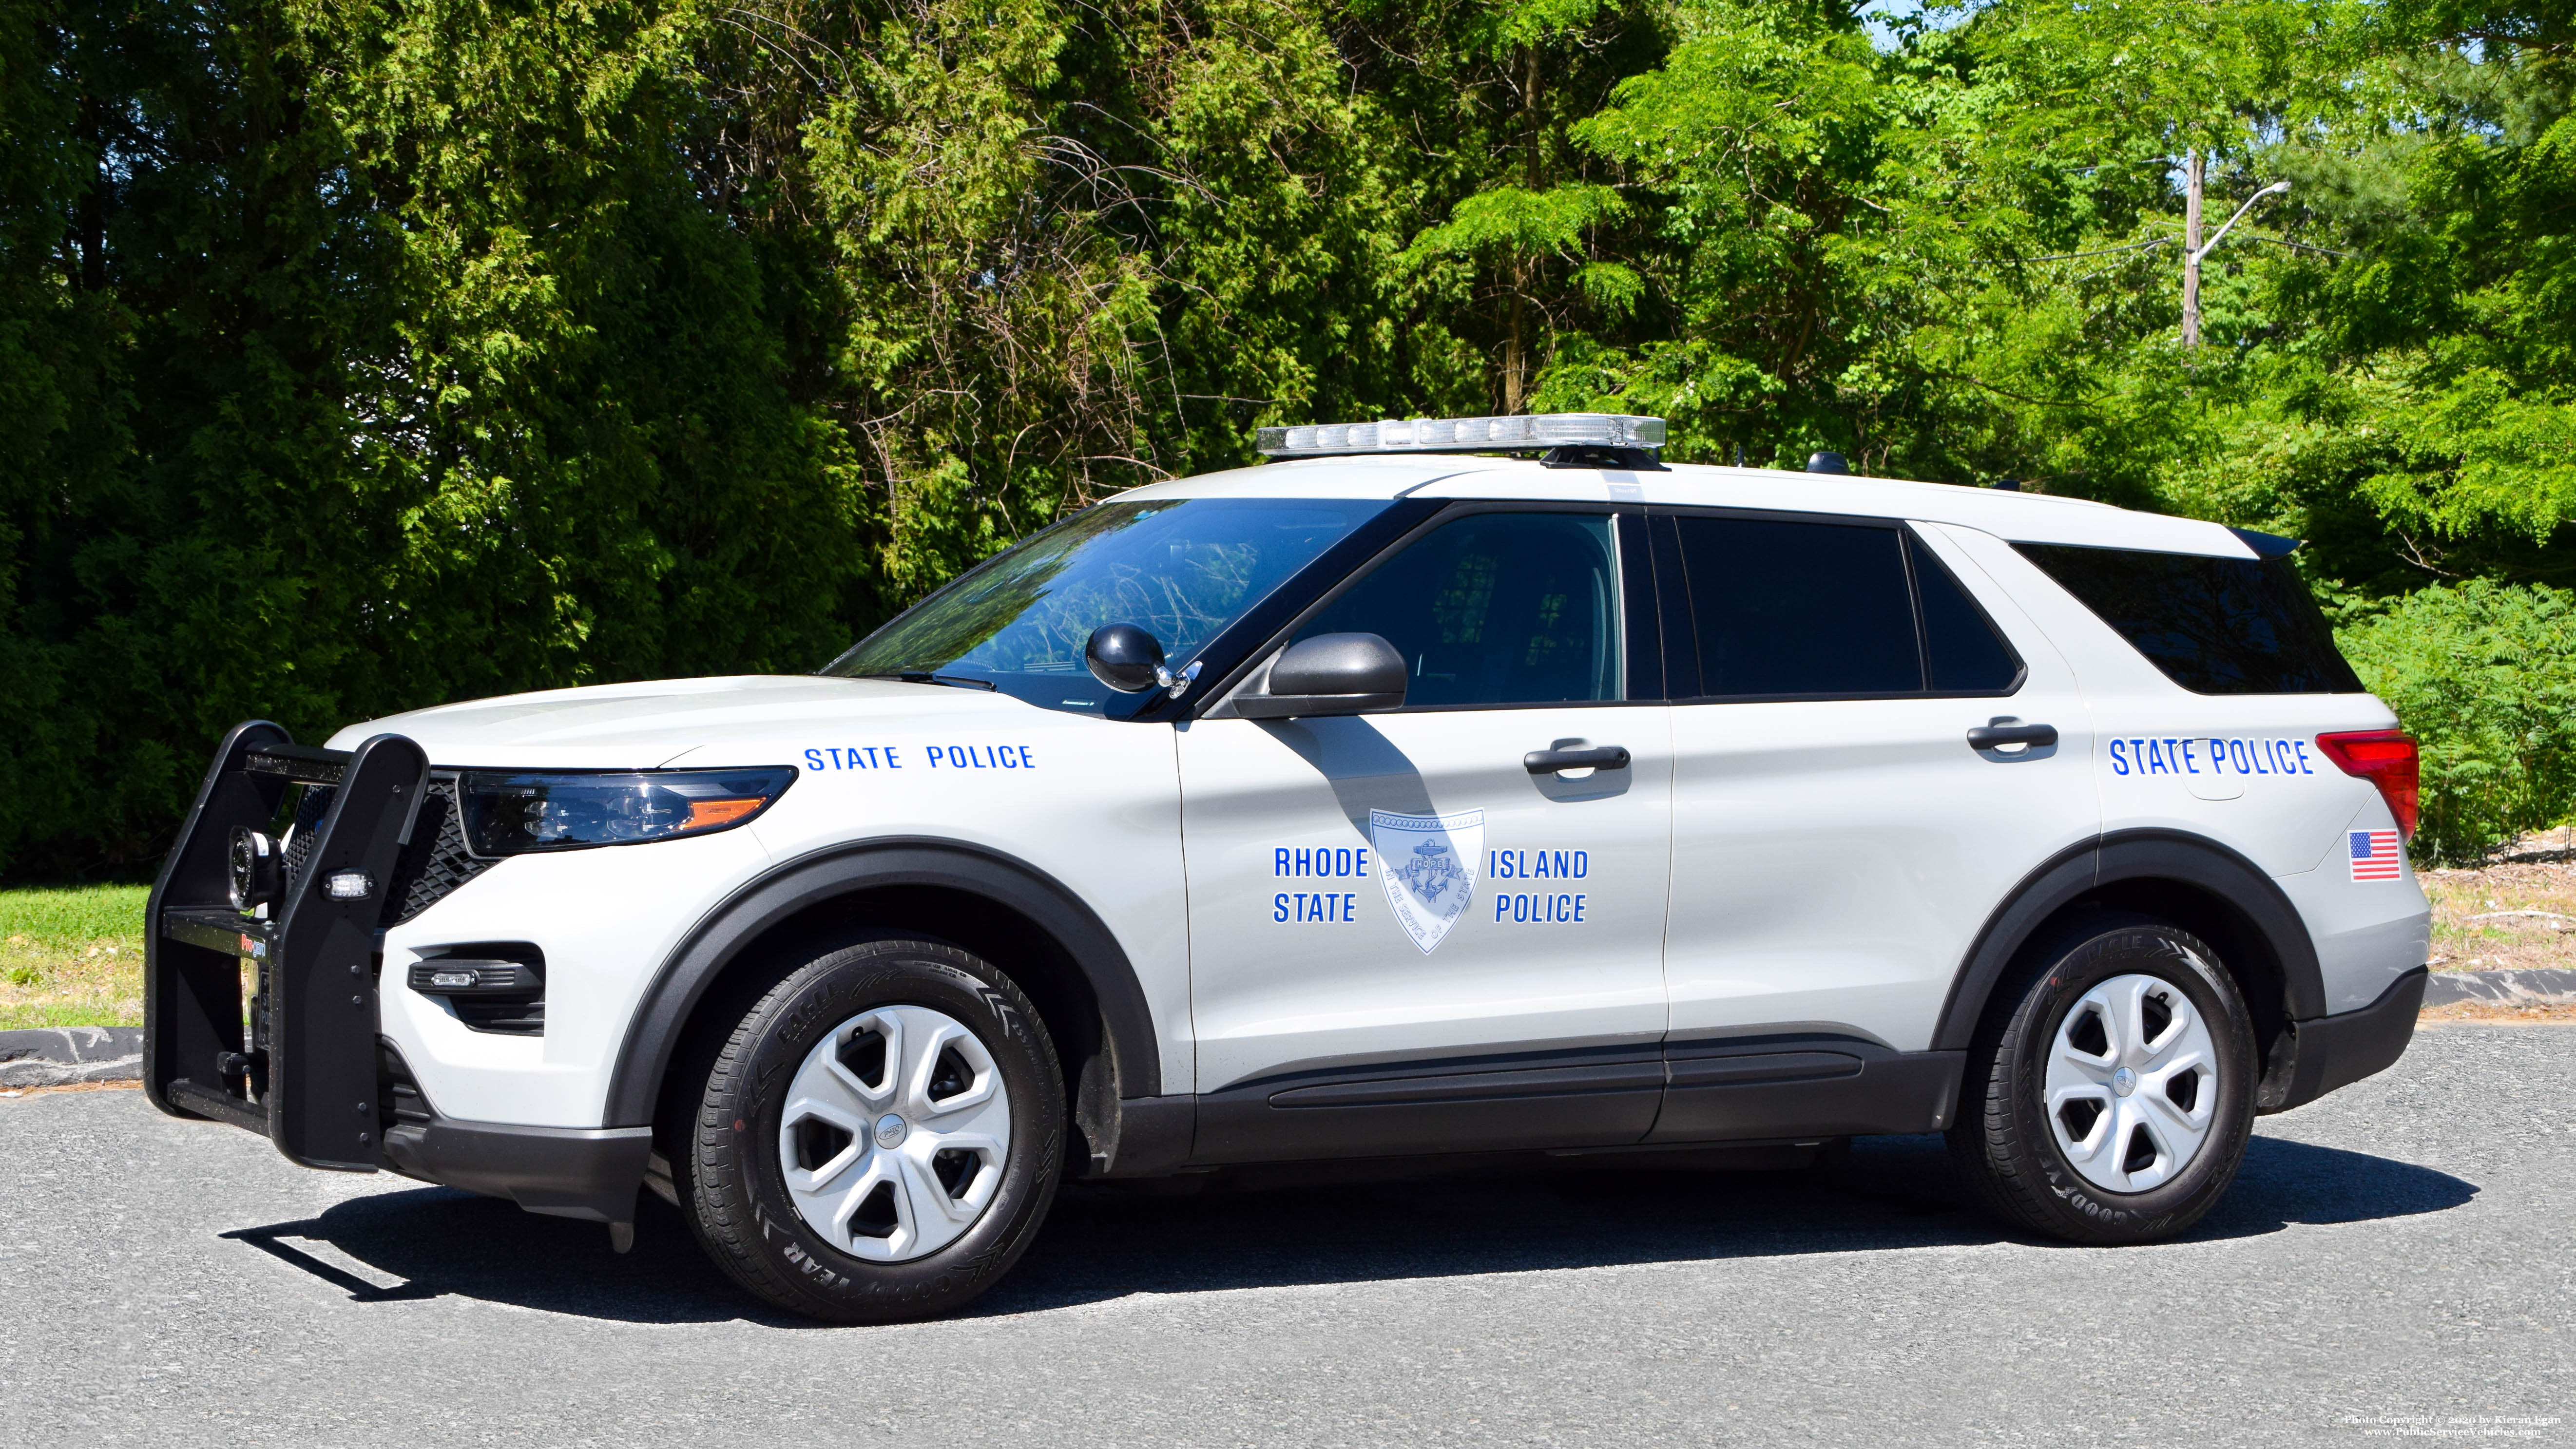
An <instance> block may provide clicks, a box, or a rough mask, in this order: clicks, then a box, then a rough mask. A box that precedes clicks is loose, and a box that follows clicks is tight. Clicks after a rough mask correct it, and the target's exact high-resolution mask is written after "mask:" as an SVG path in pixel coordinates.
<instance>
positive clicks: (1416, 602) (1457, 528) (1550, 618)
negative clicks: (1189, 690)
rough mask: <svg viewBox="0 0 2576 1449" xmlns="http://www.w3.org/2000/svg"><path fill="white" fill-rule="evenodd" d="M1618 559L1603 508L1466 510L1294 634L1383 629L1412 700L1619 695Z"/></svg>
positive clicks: (1491, 701)
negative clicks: (1588, 510)
mask: <svg viewBox="0 0 2576 1449" xmlns="http://www.w3.org/2000/svg"><path fill="white" fill-rule="evenodd" d="M1618 560H1619V555H1618V549H1617V547H1616V546H1615V545H1614V544H1613V543H1612V541H1611V520H1610V519H1609V518H1608V517H1607V516H1604V515H1598V514H1582V513H1475V514H1470V515H1468V516H1467V517H1465V518H1461V519H1458V520H1456V521H1455V522H1451V523H1446V524H1442V525H1441V526H1440V527H1438V528H1436V529H1434V530H1432V531H1431V532H1430V533H1429V534H1426V535H1425V536H1423V537H1422V538H1420V539H1417V540H1415V541H1414V542H1413V543H1411V544H1408V545H1406V546H1405V548H1404V549H1403V550H1402V551H1401V552H1399V553H1398V554H1396V555H1395V556H1394V557H1393V558H1390V559H1387V560H1386V561H1385V562H1383V563H1381V564H1379V565H1378V566H1377V567H1376V568H1375V569H1372V570H1371V571H1370V572H1369V573H1368V575H1367V576H1366V577H1364V578H1362V579H1361V580H1360V581H1359V582H1358V583H1356V584H1354V585H1353V586H1352V587H1351V588H1350V590H1349V591H1348V592H1346V593H1344V594H1343V595H1342V596H1341V597H1340V598H1338V599H1335V600H1334V601H1333V602H1332V603H1330V604H1328V605H1326V606H1325V607H1324V609H1323V610H1322V612H1320V613H1318V614H1317V615H1316V616H1315V617H1314V618H1312V619H1310V620H1308V621H1307V623H1306V624H1305V625H1304V626H1303V627H1302V628H1300V629H1299V630H1298V631H1297V638H1299V639H1309V638H1312V637H1314V636H1315V635H1318V634H1377V635H1381V636H1383V637H1384V638H1385V639H1386V640H1387V642H1389V643H1391V644H1393V645H1394V646H1395V648H1396V652H1398V653H1400V654H1402V655H1403V656H1404V660H1405V664H1406V665H1407V667H1408V669H1409V671H1410V674H1411V678H1410V679H1409V680H1408V681H1407V682H1406V685H1405V697H1404V702H1405V705H1406V707H1408V708H1412V707H1416V706H1425V707H1428V706H1443V705H1445V706H1450V707H1453V708H1454V707H1458V706H1465V705H1484V706H1493V707H1502V706H1511V705H1531V704H1562V703H1568V702H1573V701H1579V700H1606V699H1619V698H1622V697H1623V692H1622V681H1621V671H1620V654H1621V651H1620V621H1619V561H1618ZM1292 642H1293V641H1292Z"/></svg>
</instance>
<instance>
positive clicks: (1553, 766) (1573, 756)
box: [1521, 735, 2055, 775]
mask: <svg viewBox="0 0 2576 1449" xmlns="http://www.w3.org/2000/svg"><path fill="white" fill-rule="evenodd" d="M2050 738H2052V739H2053V738H2055V736H2054V735H2051V736H2050ZM1521 764H1523V765H1524V766H1526V767H1527V768H1528V769H1529V772H1530V773H1531V774H1533V775H1553V774H1555V773H1556V772H1557V771H1559V770H1624V769H1626V768H1628V747H1627V746H1626V745H1594V746H1593V747H1591V748H1590V749H1584V750H1532V751H1530V752H1529V753H1528V754H1526V755H1523V756H1521Z"/></svg>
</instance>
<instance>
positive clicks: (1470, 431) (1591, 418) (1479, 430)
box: [1254, 413, 1664, 458]
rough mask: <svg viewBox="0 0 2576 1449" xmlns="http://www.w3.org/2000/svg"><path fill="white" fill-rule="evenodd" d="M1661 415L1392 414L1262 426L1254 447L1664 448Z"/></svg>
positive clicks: (1292, 451) (1346, 450) (1280, 451)
mask: <svg viewBox="0 0 2576 1449" xmlns="http://www.w3.org/2000/svg"><path fill="white" fill-rule="evenodd" d="M1663 445H1664V420H1663V419H1662V418H1639V417H1630V416H1629V415H1627V414H1626V413H1524V414H1521V415H1519V416H1517V417H1507V418H1389V419H1387V420H1386V421H1384V422H1376V423H1311V424H1306V425H1304V426H1300V427H1293V428H1263V429H1262V430H1261V432H1260V434H1259V436H1258V437H1257V438H1256V439H1255V442H1254V446H1255V447H1257V448H1258V449H1259V450H1260V451H1261V452H1263V453H1264V454H1267V455H1268V456H1270V457H1273V458H1318V457H1334V456H1341V455H1347V454H1351V453H1485V452H1498V451H1501V452H1508V451H1516V450H1519V449H1524V448H1562V447H1583V446H1591V447H1607V448H1660V447H1662V446H1663Z"/></svg>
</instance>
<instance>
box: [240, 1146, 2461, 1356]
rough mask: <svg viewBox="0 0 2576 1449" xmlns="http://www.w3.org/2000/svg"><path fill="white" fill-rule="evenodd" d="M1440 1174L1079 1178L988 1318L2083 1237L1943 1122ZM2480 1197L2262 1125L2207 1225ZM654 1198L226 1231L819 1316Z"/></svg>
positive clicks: (491, 1279) (292, 1247)
mask: <svg viewBox="0 0 2576 1449" xmlns="http://www.w3.org/2000/svg"><path fill="white" fill-rule="evenodd" d="M1416 1171H1417V1175H1414V1176H1410V1177H1391V1178H1387V1179H1383V1180H1356V1181H1342V1182H1337V1183H1329V1184H1321V1185H1313V1184H1298V1185H1279V1184H1282V1183H1291V1184H1294V1183H1296V1178H1295V1177H1294V1176H1292V1175H1291V1174H1289V1173H1286V1172H1279V1173H1275V1174H1272V1175H1269V1176H1267V1177H1251V1178H1247V1179H1244V1180H1239V1181H1236V1182H1231V1183H1229V1182H1219V1183H1216V1184H1213V1185H1211V1186H1209V1187H1208V1188H1207V1189H1206V1190H1205V1191H1201V1192H1197V1193H1195V1194H1192V1195H1188V1196H1178V1195H1171V1194H1170V1193H1168V1192H1164V1193H1162V1194H1160V1195H1157V1194H1156V1193H1154V1192H1150V1191H1137V1190H1130V1189H1121V1188H1118V1187H1114V1186H1107V1185H1097V1186H1088V1185H1086V1186H1074V1187H1070V1188H1067V1189H1066V1190H1065V1192H1064V1193H1063V1195H1062V1197H1061V1198H1060V1199H1059V1200H1058V1202H1057V1203H1056V1206H1055V1209H1054V1212H1053V1214H1052V1215H1051V1216H1050V1218H1049V1219H1048V1222H1047V1226H1046V1229H1045V1231H1044V1232H1043V1233H1041V1234H1040V1236H1039V1238H1038V1241H1037V1243H1036V1245H1035V1246H1034V1247H1032V1248H1031V1249H1030V1251H1029V1254H1028V1256H1027V1257H1026V1258H1024V1259H1022V1260H1021V1263H1020V1265H1019V1267H1018V1268H1017V1269H1016V1270H1014V1271H1013V1272H1012V1273H1011V1275H1010V1276H1009V1277H1007V1278H1006V1279H1004V1280H1003V1282H1002V1283H1001V1285H1000V1286H999V1287H997V1288H996V1289H994V1291H993V1292H991V1293H990V1294H988V1295H986V1296H985V1297H984V1298H983V1299H981V1300H979V1301H978V1302H977V1303H976V1304H975V1305H974V1306H973V1307H972V1308H970V1309H968V1310H967V1312H968V1313H969V1314H970V1315H973V1316H985V1315H995V1314H1010V1313H1029V1312H1042V1311H1045V1310H1047V1309H1051V1308H1062V1307H1069V1306H1073V1305H1077V1304H1083V1303H1096V1302H1102V1301H1105V1300H1109V1299H1115V1298H1121V1297H1126V1296H1128V1295H1131V1294H1138V1293H1194V1292H1210V1291H1217V1290H1223V1289H1233V1288H1263V1287H1282V1286H1293V1285H1308V1284H1326V1283H1351V1282H1367V1281H1373V1280H1383V1279H1401V1278H1438V1277H1455V1276H1463V1275H1470V1274H1482V1273H1516V1272H1531V1271H1540V1270H1547V1269H1562V1268H1591V1267H1604V1266H1612V1265H1623V1264H1644V1263H1677V1262H1703V1261H1714V1260H1719V1259H1727V1258H1748V1257H1751V1258H1767V1257H1786V1256H1795V1255H1801V1254H1812V1253H1851V1252H1872V1251H1880V1250H1886V1249H1896V1248H1917V1247H1938V1246H1972V1245H1978V1244H1992V1243H2020V1244H2024V1245H2027V1246H2032V1247H2048V1248H2056V1247H2059V1246H2060V1245H2056V1244H2051V1243H2044V1242H2041V1241H2040V1240H2036V1239H2032V1238H2027V1237H2024V1236H2021V1235H2018V1234H2014V1233H2011V1232H2008V1231H2006V1230H2004V1229H2003V1228H2001V1227H2000V1226H1999V1225H1998V1224H1996V1223H1995V1222H1994V1221H1993V1220H1992V1219H1990V1218H1988V1217H1986V1216H1985V1215H1984V1214H1983V1213H1982V1212H1980V1211H1979V1210H1978V1209H1977V1208H1976V1207H1975V1206H1974V1205H1973V1204H1972V1203H1971V1202H1970V1201H1969V1200H1968V1198H1967V1195H1966V1193H1965V1192H1964V1191H1962V1190H1961V1188H1960V1186H1959V1184H1958V1182H1957V1180H1956V1179H1955V1178H1954V1177H1953V1176H1952V1175H1951V1171H1950V1167H1949V1162H1948V1159H1947V1157H1946V1156H1945V1154H1944V1152H1943V1149H1942V1145H1941V1140H1940V1139H1939V1138H1937V1137H1892V1138H1873V1139H1867V1140H1864V1141H1863V1142H1861V1143H1860V1144H1858V1145H1857V1146H1856V1147H1855V1148H1854V1150H1853V1151H1852V1153H1851V1154H1850V1156H1849V1157H1848V1158H1847V1159H1845V1160H1844V1161H1843V1162H1842V1163H1840V1164H1839V1165H1837V1166H1834V1167H1831V1168H1819V1169H1810V1170H1804V1171H1792V1172H1727V1171H1707V1170H1701V1171H1687V1170H1672V1169H1661V1170H1658V1169H1650V1168H1645V1167H1639V1166H1635V1165H1627V1164H1619V1163H1618V1161H1617V1159H1608V1158H1599V1157H1594V1158H1575V1159H1568V1160H1565V1161H1561V1162H1558V1163H1554V1164H1550V1165H1548V1166H1544V1167H1517V1168H1498V1169H1487V1170H1483V1171H1477V1172H1472V1173H1454V1174H1446V1175H1419V1169H1416ZM2477 1191H2478V1189H2477V1188H2476V1186H2475V1185H2473V1184H2471V1183H2467V1182H2464V1181H2462V1180H2460V1179H2459V1178H2456V1177H2452V1176H2450V1175H2448V1174H2446V1173H2442V1172H2437V1171H2434V1170H2432V1169H2430V1168H2424V1167H2416V1166H2413V1165H2411V1164H2408V1163H2403V1162H2394V1161H2391V1160H2389V1159H2387V1158H2383V1157H2374V1156H2371V1155H2369V1154H2367V1153H2360V1152H2348V1151H2344V1150H2342V1149H2339V1148H2332V1147H2314V1146H2310V1145H2307V1144H2305V1143H2299V1142H2290V1141H2284V1140H2282V1139H2279V1138H2273V1137H2260V1136H2258V1137H2256V1138H2255V1139H2254V1142H2253V1144H2252V1146H2251V1147H2250V1148H2249V1149H2248V1151H2247V1154H2246V1160H2245V1166H2244V1169H2243V1171H2242V1172H2241V1174H2240V1175H2239V1176H2238V1178H2237V1182H2236V1185H2235V1187H2234V1188H2233V1189H2232V1190H2231V1191H2230V1192H2229V1193H2228V1195H2227V1197H2226V1199H2225V1200H2224V1201H2222V1202H2221V1203H2220V1204H2219V1206H2218V1208H2217V1209H2216V1210H2215V1211H2214V1212H2212V1213H2211V1214H2210V1215H2209V1217H2208V1218H2206V1219H2204V1220H2203V1221H2202V1222H2201V1224H2200V1225H2199V1226H2198V1227H2197V1228H2195V1229H2194V1230H2193V1231H2192V1233H2191V1234H2190V1240H2191V1241H2211V1240H2218V1239H2227V1238H2241V1237H2252V1236H2258V1235H2261V1234H2266V1233H2273V1232H2279V1231H2281V1230H2282V1229H2284V1228H2286V1227H2288V1226H2290V1225H2292V1224H2311V1225H2328V1224H2336V1223H2352V1222H2363V1221H2371V1220H2375V1219H2383V1218H2396V1217H2408V1216H2414V1215H2417V1214H2422V1213H2431V1212H2440V1211H2443V1210H2445V1209H2448V1208H2454V1207H2458V1206H2460V1205H2462V1204H2464V1203H2467V1202H2468V1201H2470V1200H2471V1199H2472V1198H2473V1197H2475V1196H2476V1194H2477ZM642 1209H643V1211H642V1216H641V1217H640V1219H639V1221H638V1223H637V1235H636V1238H637V1240H636V1245H635V1250H634V1251H633V1252H632V1253H629V1254H626V1255H623V1256H621V1255H618V1254H615V1253H612V1252H611V1251H610V1250H609V1246H608V1234H607V1231H606V1230H605V1229H603V1228H601V1227H600V1226H599V1225H598V1224H595V1223H579V1222H569V1221H566V1220H564V1219H560V1218H544V1217H537V1216H534V1215H532V1214H528V1213H523V1212H521V1211H519V1209H518V1208H516V1207H514V1206H512V1205H511V1204H508V1203H504V1202H498V1201H494V1200H492V1199H488V1198H479V1197H474V1196H471V1195H469V1194H466V1193H461V1192H456V1191H453V1190H450V1189H446V1188H415V1189H410V1190H406V1191H400V1192H390V1193H381V1194H377V1195H374V1196H369V1197H362V1198H355V1199H352V1200H350V1201H348V1202H344V1203H341V1204H339V1205H338V1206H336V1207H333V1208H331V1209H330V1210H329V1211H327V1212H324V1213H323V1214H322V1215H321V1216H320V1217H318V1218H312V1219H308V1220H305V1221H302V1222H292V1223H278V1224H272V1225H269V1226H266V1227H258V1228H246V1229H241V1230H238V1231H235V1232H230V1233H226V1234H224V1235H223V1236H224V1237H225V1238H227V1239H231V1240H233V1241H236V1242H239V1243H241V1244H243V1245H244V1246H246V1247H250V1248H254V1249H257V1250H258V1251H261V1252H264V1253H267V1254H269V1255H270V1256H272V1257H274V1258H277V1259H278V1260H280V1261H281V1262H285V1263H288V1264H292V1265H293V1266H295V1267H296V1268H298V1269H300V1270H302V1271H304V1272H307V1273H311V1274H313V1275H314V1276H316V1277H318V1278H321V1279H322V1280H323V1281H325V1282H328V1283H331V1284H333V1285H334V1286H335V1287H338V1288H340V1289H342V1290H343V1291H345V1292H347V1293H348V1294H349V1296H350V1298H351V1299H352V1300H355V1301H359V1302H400V1301H405V1300H416V1299H423V1298H435V1297H440V1296H444V1295H450V1294H453V1295H457V1296H461V1297H467V1298H475V1299H482V1300H487V1301H492V1302H499V1303H508V1304H513V1305H516V1306H519V1307H526V1308H535V1309H540V1310H544V1311H547V1312H554V1313H566V1314H573V1315H576V1316H580V1317H585V1318H601V1319H614V1320H621V1321H627V1322H639V1323H704V1322H719V1321H728V1320H736V1319H747V1320H750V1321H752V1322H757V1323H765V1324H771V1325H774V1326H778V1327H813V1326H814V1325H811V1324H807V1323H806V1322H805V1321H804V1320H802V1319H798V1318H794V1317H791V1316H787V1315H783V1314H778V1313H774V1312H771V1311H769V1310H767V1309H765V1308H763V1307H762V1306H761V1305H759V1304H758V1303H756V1302H755V1301H754V1300H753V1299H752V1298H751V1297H750V1296H749V1295H748V1294H745V1293H743V1292H742V1291H740V1290H739V1289H737V1288H735V1287H734V1286H733V1285H732V1283H731V1282H730V1281H728V1280H727V1279H726V1278H725V1277H724V1276H723V1275H722V1274H721V1273H720V1272H718V1271H717V1270H716V1268H715V1267H714V1265H712V1264H711V1263H709V1262H708V1261H707V1260H706V1258H705V1257H704V1256H703V1255H701V1254H700V1253H699V1251H698V1247H697V1244H696V1243H695V1242H694V1241H693V1240H692V1239H691V1238H690V1236H689V1233H688V1229H687V1227H686V1226H685V1225H684V1224H683V1223H682V1221H681V1219H680V1216H679V1214H678V1213H677V1212H675V1211H673V1210H672V1209H671V1208H669V1207H668V1206H666V1205H665V1204H663V1203H662V1202H661V1201H660V1200H659V1199H657V1198H650V1197H648V1198H646V1199H645V1201H644V1203H643V1204H642ZM2067 1251H2085V1250H2083V1249H2068V1250H2067ZM347 1265H354V1268H355V1269H359V1270H363V1271H353V1267H352V1266H347Z"/></svg>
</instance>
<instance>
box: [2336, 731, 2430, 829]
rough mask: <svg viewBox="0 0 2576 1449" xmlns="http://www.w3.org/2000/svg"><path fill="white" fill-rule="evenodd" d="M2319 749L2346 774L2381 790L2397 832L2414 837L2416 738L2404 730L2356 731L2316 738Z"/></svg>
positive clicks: (2381, 795)
mask: <svg viewBox="0 0 2576 1449" xmlns="http://www.w3.org/2000/svg"><path fill="white" fill-rule="evenodd" d="M2317 748H2318V749H2320V750H2323V751H2325V755H2326V758H2327V759H2329V760H2332V761H2334V762H2335V763H2336V764H2338V765H2341V766H2342V767H2343V772H2344V773H2345V774H2347V775H2357V776H2359V777H2361V778H2362V779H2365V780H2368V781H2369V782H2370V783H2372V784H2373V785H2376V786H2378V787H2379V798H2380V799H2382V800H2385V801H2387V802H2388V813H2389V814H2391V815H2394V816H2396V817H2397V831H2398V833H2399V834H2400V835H2403V836H2405V837H2406V838H2407V839H2409V840H2412V839H2414V838H2415V814H2416V808H2417V806H2416V765H2415V739H2414V737H2413V736H2411V735H2409V734H2407V733H2406V732H2405V731H2404V730H2353V731H2350V732H2349V733H2345V734H2339V735H2319V736H2317Z"/></svg>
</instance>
